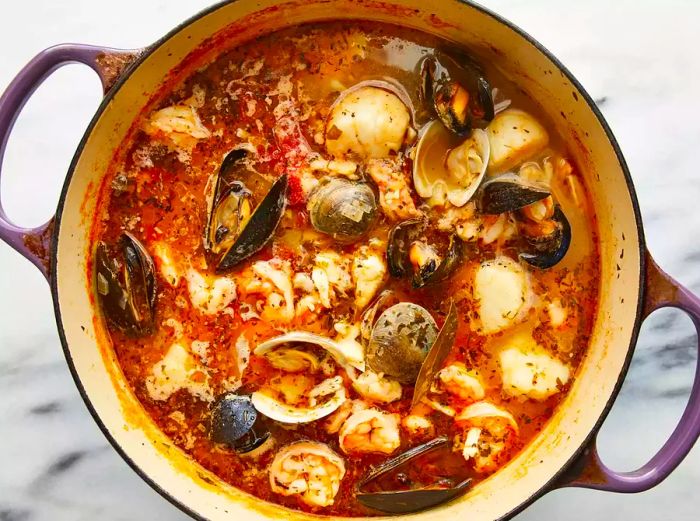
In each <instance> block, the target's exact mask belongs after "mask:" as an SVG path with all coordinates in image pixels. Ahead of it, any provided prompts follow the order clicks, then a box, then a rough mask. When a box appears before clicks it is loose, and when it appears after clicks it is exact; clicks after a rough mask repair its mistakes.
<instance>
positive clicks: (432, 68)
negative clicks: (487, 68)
mask: <svg viewBox="0 0 700 521" xmlns="http://www.w3.org/2000/svg"><path fill="white" fill-rule="evenodd" d="M420 74H421V87H420V93H419V94H420V98H421V100H422V101H423V102H424V103H426V104H428V105H430V106H432V107H433V110H434V111H435V113H436V114H437V116H438V118H439V119H440V120H441V121H442V123H443V124H444V125H445V126H446V127H447V128H449V129H450V130H451V131H452V132H454V133H456V134H459V135H465V134H468V133H469V132H470V131H471V129H472V128H473V126H474V123H475V122H479V121H491V120H492V119H493V117H494V114H495V112H494V106H493V98H492V95H491V85H490V84H489V82H488V80H487V79H486V78H485V77H484V75H483V72H482V71H481V69H480V68H479V67H478V65H476V63H475V62H474V61H473V60H472V59H471V58H469V57H467V56H464V55H459V56H457V55H455V56H451V55H448V54H447V53H444V52H437V53H436V54H435V55H432V56H428V57H426V58H425V59H424V60H423V61H422V63H421V66H420Z"/></svg>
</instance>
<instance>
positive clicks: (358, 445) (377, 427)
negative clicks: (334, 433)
mask: <svg viewBox="0 0 700 521" xmlns="http://www.w3.org/2000/svg"><path fill="white" fill-rule="evenodd" d="M338 441H339V444H340V448H341V449H342V451H343V452H345V453H346V454H350V453H358V452H370V453H383V454H391V453H392V452H394V451H395V450H396V449H398V448H399V445H401V435H400V432H399V415H398V414H390V413H387V412H384V411H380V410H378V409H364V410H362V411H358V412H356V413H354V414H352V415H351V416H350V417H349V418H348V419H347V420H346V421H345V423H344V424H343V426H342V428H341V429H340V435H339V440H338Z"/></svg>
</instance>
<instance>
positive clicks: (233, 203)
mask: <svg viewBox="0 0 700 521" xmlns="http://www.w3.org/2000/svg"><path fill="white" fill-rule="evenodd" d="M250 205H251V193H250V191H249V190H248V189H247V188H246V187H245V185H244V184H243V183H241V182H239V181H234V182H233V183H231V185H230V186H229V187H228V188H226V189H225V190H224V192H223V193H222V194H221V195H220V196H219V197H218V198H217V201H216V202H215V203H214V204H213V205H212V209H211V210H210V212H209V223H208V225H207V230H206V231H207V235H206V241H207V247H208V249H209V251H211V252H212V253H214V254H215V255H219V254H221V253H223V252H225V251H228V249H229V248H230V247H231V245H232V244H233V242H234V241H235V240H236V237H238V235H239V232H240V228H241V227H242V226H245V220H246V217H248V216H246V215H245V214H246V211H247V212H248V213H249V212H250V211H251V208H250Z"/></svg>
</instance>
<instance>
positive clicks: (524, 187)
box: [477, 173, 571, 269]
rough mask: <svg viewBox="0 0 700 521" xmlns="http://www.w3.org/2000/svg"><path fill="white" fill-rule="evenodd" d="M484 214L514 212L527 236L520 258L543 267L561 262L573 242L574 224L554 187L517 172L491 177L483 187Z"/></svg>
mask: <svg viewBox="0 0 700 521" xmlns="http://www.w3.org/2000/svg"><path fill="white" fill-rule="evenodd" d="M477 206H478V208H479V210H480V211H481V212H482V213H484V214H502V213H506V212H514V216H515V218H516V220H517V222H518V229H519V231H520V234H521V236H522V238H523V246H522V247H521V252H520V258H521V259H523V260H524V261H525V262H527V263H528V264H530V265H532V266H535V267H537V268H541V269H547V268H551V267H552V266H554V265H555V264H557V263H558V262H560V261H561V260H562V259H563V258H564V255H566V252H567V251H568V249H569V245H570V244H571V225H570V224H569V220H568V219H567V218H566V215H564V212H563V210H562V209H561V207H560V206H559V205H558V204H556V202H555V201H554V198H553V197H552V193H551V190H550V189H549V188H548V187H547V186H545V185H542V184H538V183H534V182H530V181H526V180H525V179H523V178H522V177H521V176H519V175H517V174H513V173H508V174H501V175H499V176H496V177H494V178H492V179H489V180H488V181H486V182H485V183H483V184H482V186H481V188H480V189H479V195H478V204H477Z"/></svg>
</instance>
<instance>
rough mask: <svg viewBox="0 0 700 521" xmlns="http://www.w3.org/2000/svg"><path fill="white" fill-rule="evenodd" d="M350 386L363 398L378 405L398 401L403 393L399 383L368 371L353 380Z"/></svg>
mask: <svg viewBox="0 0 700 521" xmlns="http://www.w3.org/2000/svg"><path fill="white" fill-rule="evenodd" d="M352 386H353V388H354V389H355V390H356V391H357V392H358V394H359V395H360V396H362V397H363V398H367V399H368V400H371V401H374V402H380V403H391V402H394V401H396V400H400V399H401V394H402V392H403V391H402V389H401V384H400V383H399V382H397V381H396V380H392V379H390V378H387V377H385V376H384V375H383V374H382V373H375V372H374V371H371V370H369V369H366V370H365V372H364V373H362V374H361V375H360V376H358V377H357V378H355V379H354V381H353V382H352Z"/></svg>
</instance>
